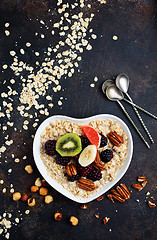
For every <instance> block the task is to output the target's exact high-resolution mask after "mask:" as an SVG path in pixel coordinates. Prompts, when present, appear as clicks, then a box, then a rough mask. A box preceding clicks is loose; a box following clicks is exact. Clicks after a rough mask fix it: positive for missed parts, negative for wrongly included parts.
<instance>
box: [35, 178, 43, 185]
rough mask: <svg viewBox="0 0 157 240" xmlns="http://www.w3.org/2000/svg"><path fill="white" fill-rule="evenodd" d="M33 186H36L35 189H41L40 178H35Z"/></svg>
mask: <svg viewBox="0 0 157 240" xmlns="http://www.w3.org/2000/svg"><path fill="white" fill-rule="evenodd" d="M35 186H37V187H41V186H42V182H41V179H40V178H37V179H36V180H35Z"/></svg>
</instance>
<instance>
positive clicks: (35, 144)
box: [33, 114, 133, 203]
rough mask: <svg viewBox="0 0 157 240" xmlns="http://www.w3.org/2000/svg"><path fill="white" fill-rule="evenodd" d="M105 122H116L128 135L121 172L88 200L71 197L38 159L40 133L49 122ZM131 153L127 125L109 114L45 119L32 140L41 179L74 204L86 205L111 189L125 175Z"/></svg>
mask: <svg viewBox="0 0 157 240" xmlns="http://www.w3.org/2000/svg"><path fill="white" fill-rule="evenodd" d="M98 119H100V120H105V119H110V120H116V121H117V122H118V123H119V124H120V125H121V127H122V128H123V129H124V131H125V132H126V134H127V135H128V138H129V140H128V154H127V158H126V160H125V163H124V165H123V166H122V168H121V170H120V171H119V172H118V174H117V175H116V178H115V180H114V181H112V182H108V183H106V184H105V185H104V186H103V187H102V188H101V190H100V191H98V192H96V193H95V194H94V195H92V196H91V197H89V198H80V197H77V196H74V195H72V194H71V193H70V192H68V191H67V190H65V189H64V188H63V187H62V186H61V185H60V184H58V183H57V182H56V181H55V180H53V179H52V178H51V177H50V176H49V175H48V173H47V170H46V167H45V165H44V163H43V161H42V159H41V157H40V135H41V133H42V131H43V130H44V129H45V128H46V127H47V126H48V125H49V124H50V122H51V121H54V120H69V121H71V122H74V123H76V122H77V123H83V124H88V123H89V122H90V121H92V120H98ZM132 153H133V140H132V135H131V133H130V130H129V128H128V127H127V125H126V124H125V123H124V122H123V121H122V120H121V119H120V118H118V117H116V116H114V115H110V114H100V115H95V116H92V117H89V118H82V119H77V118H71V117H67V116H62V115H54V116H52V117H49V118H47V119H46V120H45V121H44V122H43V123H42V124H41V125H40V126H39V128H38V130H37V132H36V134H35V138H34V142H33V155H34V160H35V163H36V165H37V168H38V170H39V172H40V173H41V175H42V176H43V178H44V179H45V180H46V181H47V182H48V183H49V184H50V185H51V186H52V187H53V188H54V189H56V190H57V191H58V192H60V193H61V194H63V195H64V196H66V197H67V198H70V199H71V200H73V201H75V202H79V203H87V202H90V201H92V200H94V199H96V198H97V197H99V196H101V195H102V194H104V193H105V192H107V191H108V190H109V189H110V188H112V187H113V186H114V185H115V184H116V183H117V182H118V181H119V180H120V179H121V178H122V177H123V175H124V174H125V172H126V171H127V169H128V167H129V164H130V162H131V158H132Z"/></svg>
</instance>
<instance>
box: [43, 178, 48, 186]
mask: <svg viewBox="0 0 157 240" xmlns="http://www.w3.org/2000/svg"><path fill="white" fill-rule="evenodd" d="M42 186H43V187H49V184H48V183H47V182H46V180H45V179H43V180H42Z"/></svg>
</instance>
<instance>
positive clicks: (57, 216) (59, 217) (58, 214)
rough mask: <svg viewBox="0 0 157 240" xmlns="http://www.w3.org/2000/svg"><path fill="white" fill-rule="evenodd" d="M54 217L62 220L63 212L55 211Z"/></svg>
mask: <svg viewBox="0 0 157 240" xmlns="http://www.w3.org/2000/svg"><path fill="white" fill-rule="evenodd" d="M54 218H55V220H56V221H61V220H62V218H63V214H62V213H59V212H57V213H55V215H54Z"/></svg>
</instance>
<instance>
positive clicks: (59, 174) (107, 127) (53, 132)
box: [40, 119, 128, 198]
mask: <svg viewBox="0 0 157 240" xmlns="http://www.w3.org/2000/svg"><path fill="white" fill-rule="evenodd" d="M81 125H87V124H84V123H83V122H78V123H74V122H71V121H67V120H56V121H52V122H51V123H50V125H49V126H47V127H46V128H45V130H44V131H43V132H42V134H41V146H40V154H41V159H42V161H43V162H44V164H45V166H46V169H47V172H48V174H49V175H50V176H51V178H52V179H54V180H55V181H57V183H59V184H61V185H62V187H63V188H64V189H66V190H68V191H69V192H70V193H71V194H73V195H75V196H78V198H79V197H81V198H82V197H83V198H88V197H90V196H92V195H93V194H94V193H95V192H97V191H99V190H100V189H101V188H102V187H103V186H104V184H106V183H107V182H109V181H113V180H114V179H115V177H116V174H117V173H118V171H119V170H120V169H121V167H122V166H123V164H124V162H125V159H126V157H127V152H128V136H127V134H126V133H125V132H124V130H123V128H122V127H121V126H120V125H119V124H118V123H117V121H113V120H109V119H107V120H95V121H91V122H90V123H89V124H88V125H89V126H92V127H94V129H95V130H96V131H97V132H98V133H102V134H103V135H105V136H106V135H107V134H108V133H109V132H111V131H116V132H117V133H118V134H119V135H121V136H122V137H123V140H124V143H123V144H121V146H120V147H116V146H113V145H112V143H111V142H110V141H109V140H108V142H107V145H106V146H105V147H102V148H99V149H98V150H99V152H101V151H103V150H105V149H112V150H113V158H112V159H111V160H110V161H109V162H108V163H106V164H105V170H103V171H102V172H101V173H102V178H101V179H100V180H99V181H95V182H94V183H95V190H94V191H85V190H83V189H80V188H79V187H78V186H77V181H75V182H70V181H68V180H67V177H66V175H65V167H64V166H61V165H58V164H57V163H56V161H55V159H54V157H51V156H48V155H47V154H46V153H45V148H44V146H45V142H46V141H47V140H57V139H58V138H59V137H60V136H62V135H64V134H66V133H76V134H77V135H79V136H82V135H84V134H83V131H82V129H81ZM73 161H74V160H73Z"/></svg>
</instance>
